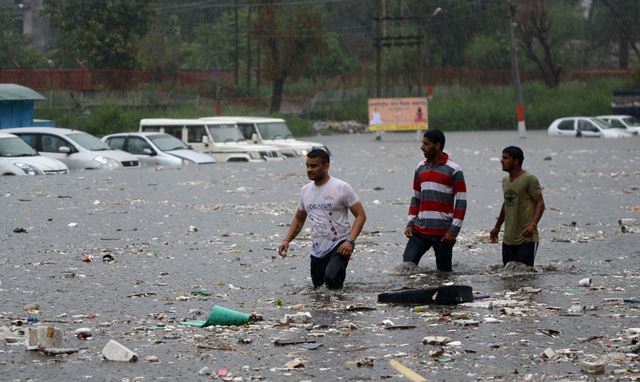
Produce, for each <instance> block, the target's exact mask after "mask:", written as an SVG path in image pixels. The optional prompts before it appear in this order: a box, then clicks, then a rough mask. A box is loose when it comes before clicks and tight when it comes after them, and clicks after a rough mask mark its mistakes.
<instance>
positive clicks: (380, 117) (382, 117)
mask: <svg viewBox="0 0 640 382" xmlns="http://www.w3.org/2000/svg"><path fill="white" fill-rule="evenodd" d="M427 107H428V106H427V98H426V97H424V98H371V99H369V131H406V130H427V129H429V117H428V108H427Z"/></svg>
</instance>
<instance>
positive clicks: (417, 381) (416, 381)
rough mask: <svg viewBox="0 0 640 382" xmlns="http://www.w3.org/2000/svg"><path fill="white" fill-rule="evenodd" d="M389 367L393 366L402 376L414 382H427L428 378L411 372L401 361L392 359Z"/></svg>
mask: <svg viewBox="0 0 640 382" xmlns="http://www.w3.org/2000/svg"><path fill="white" fill-rule="evenodd" d="M389 365H391V367H393V368H394V369H396V370H397V371H398V372H399V373H400V374H402V375H403V376H405V377H406V378H407V379H408V380H410V381H412V382H427V379H426V378H424V377H423V376H421V375H420V374H418V373H416V372H415V371H413V370H411V369H410V368H408V367H407V366H405V365H403V364H402V363H401V362H400V361H398V360H396V359H390V360H389Z"/></svg>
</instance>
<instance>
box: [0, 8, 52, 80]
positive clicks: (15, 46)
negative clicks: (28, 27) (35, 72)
mask: <svg viewBox="0 0 640 382" xmlns="http://www.w3.org/2000/svg"><path fill="white" fill-rule="evenodd" d="M14 24H15V22H13V21H12V17H11V16H10V15H9V14H8V13H7V12H5V11H4V10H3V9H2V8H0V25H2V26H3V27H2V29H0V68H38V67H44V66H45V64H46V60H45V59H44V57H43V56H42V54H40V53H38V52H37V51H36V50H35V49H32V48H30V47H29V46H28V42H29V40H28V39H27V37H26V36H25V35H23V34H22V33H21V32H20V31H18V29H17V28H12V27H11V26H13V25H14Z"/></svg>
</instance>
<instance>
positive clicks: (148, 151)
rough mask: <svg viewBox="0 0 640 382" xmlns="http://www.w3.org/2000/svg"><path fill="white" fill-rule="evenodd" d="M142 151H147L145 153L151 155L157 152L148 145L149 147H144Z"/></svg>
mask: <svg viewBox="0 0 640 382" xmlns="http://www.w3.org/2000/svg"><path fill="white" fill-rule="evenodd" d="M142 152H143V153H145V154H147V155H150V156H154V155H156V152H155V151H153V150H151V149H150V148H148V147H147V148H145V149H142Z"/></svg>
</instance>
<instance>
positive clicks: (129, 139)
mask: <svg viewBox="0 0 640 382" xmlns="http://www.w3.org/2000/svg"><path fill="white" fill-rule="evenodd" d="M102 140H103V141H104V142H106V143H107V144H109V146H110V147H111V148H114V149H119V150H123V151H126V152H128V153H130V154H133V155H135V156H136V157H138V159H139V160H140V164H141V165H143V166H163V167H180V166H183V165H189V164H213V163H216V160H215V159H214V158H213V157H212V156H210V155H207V154H204V153H201V152H198V151H195V150H193V149H192V148H190V147H189V146H187V145H186V144H184V143H183V142H182V141H181V140H179V139H178V138H176V137H174V136H173V135H169V134H164V133H151V132H149V133H119V134H111V135H107V136H106V137H103V138H102Z"/></svg>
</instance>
